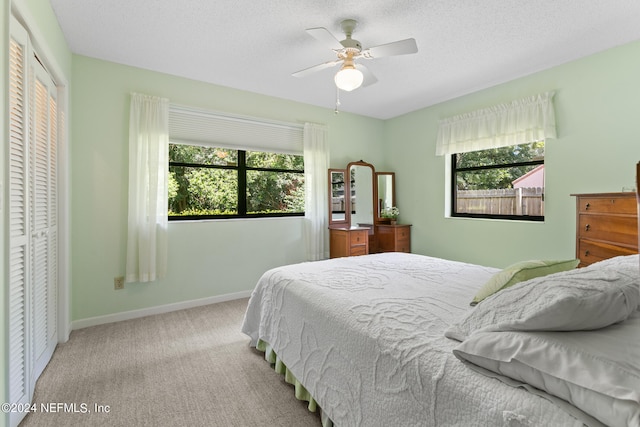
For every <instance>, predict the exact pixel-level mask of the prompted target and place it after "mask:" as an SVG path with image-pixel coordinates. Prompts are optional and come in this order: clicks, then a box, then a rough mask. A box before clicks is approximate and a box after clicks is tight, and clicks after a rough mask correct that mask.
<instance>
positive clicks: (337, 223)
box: [327, 168, 351, 227]
mask: <svg viewBox="0 0 640 427" xmlns="http://www.w3.org/2000/svg"><path fill="white" fill-rule="evenodd" d="M339 172H341V173H342V176H343V177H344V219H339V220H334V219H333V208H332V204H333V186H332V184H333V180H332V179H331V178H332V174H333V173H339ZM327 179H328V183H329V227H344V226H346V225H348V224H349V215H348V213H350V212H351V206H350V204H351V203H350V201H349V197H347V196H348V194H349V182H348V179H347V170H346V169H333V168H329V172H328V175H327Z"/></svg>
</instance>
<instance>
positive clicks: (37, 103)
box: [7, 17, 58, 426]
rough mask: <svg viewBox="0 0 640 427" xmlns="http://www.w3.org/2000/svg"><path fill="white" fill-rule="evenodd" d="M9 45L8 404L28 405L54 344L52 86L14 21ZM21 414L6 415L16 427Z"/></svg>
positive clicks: (55, 139)
mask: <svg viewBox="0 0 640 427" xmlns="http://www.w3.org/2000/svg"><path fill="white" fill-rule="evenodd" d="M10 33H11V37H10V39H9V158H8V169H9V183H8V187H9V197H8V208H7V210H8V212H9V230H8V235H9V284H8V285H9V387H8V397H9V403H15V404H25V403H28V402H30V401H31V398H32V396H33V390H34V386H35V383H36V380H37V378H38V376H39V375H40V374H41V372H42V370H43V369H44V367H45V366H46V364H47V363H48V361H49V359H50V358H51V355H52V354H53V351H54V349H55V345H56V341H57V327H56V325H57V322H56V319H57V317H56V316H57V305H58V302H57V274H58V271H57V266H58V254H57V238H58V235H57V196H58V195H57V172H58V171H57V142H58V124H57V123H58V118H57V115H58V112H57V102H56V87H55V85H54V84H53V82H52V80H51V78H50V77H49V75H48V74H47V72H46V71H45V70H44V68H43V67H42V65H41V64H40V63H39V62H38V60H37V59H36V58H35V56H34V54H33V52H32V50H31V48H30V43H29V37H28V34H27V32H26V30H24V28H23V27H22V26H21V25H20V24H19V23H18V22H17V21H16V20H15V19H14V18H13V17H11V27H10ZM24 415H26V412H14V413H11V414H10V419H9V422H10V425H11V426H17V425H18V423H19V422H20V421H21V419H22V418H24Z"/></svg>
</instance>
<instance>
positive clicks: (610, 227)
mask: <svg viewBox="0 0 640 427" xmlns="http://www.w3.org/2000/svg"><path fill="white" fill-rule="evenodd" d="M572 196H575V197H576V258H579V259H580V265H579V266H580V267H584V266H587V265H589V264H593V263H594V262H597V261H602V260H604V259H607V258H612V257H614V256H618V255H632V254H636V253H638V206H637V202H636V194H635V193H631V192H625V193H593V194H572Z"/></svg>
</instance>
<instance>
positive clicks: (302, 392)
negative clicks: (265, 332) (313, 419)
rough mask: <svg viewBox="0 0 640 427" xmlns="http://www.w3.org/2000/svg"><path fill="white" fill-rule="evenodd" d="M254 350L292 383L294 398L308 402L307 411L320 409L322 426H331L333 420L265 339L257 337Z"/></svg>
mask: <svg viewBox="0 0 640 427" xmlns="http://www.w3.org/2000/svg"><path fill="white" fill-rule="evenodd" d="M256 350H259V351H261V352H263V353H264V358H265V360H266V361H267V362H269V363H270V364H271V365H272V366H273V370H274V371H276V372H277V373H279V374H281V375H283V376H284V380H285V381H286V382H287V383H288V384H291V385H293V388H294V395H295V397H296V399H298V400H303V401H305V402H309V404H308V405H307V408H308V409H309V411H311V412H316V411H320V420H321V422H322V427H333V422H332V421H331V420H330V419H329V417H327V416H326V415H325V414H324V412H323V411H322V408H320V407H319V406H318V403H317V402H316V400H315V399H314V398H313V396H312V395H311V393H309V392H308V391H307V389H306V388H304V386H303V385H302V383H301V382H300V381H298V380H297V379H296V377H295V376H294V375H293V374H292V373H291V371H290V370H289V369H288V368H287V366H286V365H285V364H284V363H283V362H282V360H280V358H279V357H278V355H277V354H276V352H275V351H274V350H273V348H272V347H271V346H270V345H269V344H268V343H266V342H265V341H262V340H261V339H259V340H258V342H257V343H256Z"/></svg>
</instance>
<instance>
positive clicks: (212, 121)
mask: <svg viewBox="0 0 640 427" xmlns="http://www.w3.org/2000/svg"><path fill="white" fill-rule="evenodd" d="M302 128H303V125H302V124H297V123H285V122H277V121H270V120H265V119H260V118H256V117H246V116H239V115H232V114H228V113H220V112H216V111H209V110H201V109H198V108H193V107H187V106H182V105H176V104H171V105H170V107H169V140H170V141H171V142H172V143H178V144H180V143H182V144H192V145H205V146H213V147H218V148H230V149H236V150H254V151H267V152H272V153H285V154H302V152H303V148H302V133H303V132H302Z"/></svg>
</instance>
